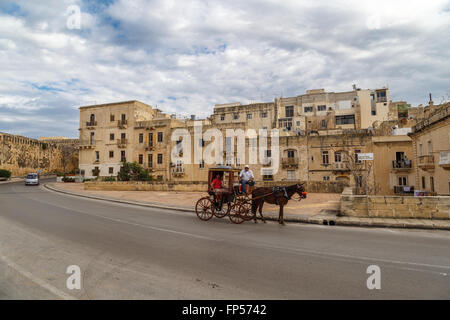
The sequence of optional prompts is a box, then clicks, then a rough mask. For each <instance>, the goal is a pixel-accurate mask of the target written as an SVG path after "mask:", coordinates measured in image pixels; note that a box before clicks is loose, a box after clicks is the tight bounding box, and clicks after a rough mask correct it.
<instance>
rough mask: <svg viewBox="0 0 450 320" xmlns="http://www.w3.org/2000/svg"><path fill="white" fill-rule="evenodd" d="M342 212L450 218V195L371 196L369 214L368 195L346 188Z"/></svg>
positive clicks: (377, 215) (418, 217)
mask: <svg viewBox="0 0 450 320" xmlns="http://www.w3.org/2000/svg"><path fill="white" fill-rule="evenodd" d="M341 214H342V215H343V216H352V217H370V218H398V219H404V218H416V219H446V220H447V219H450V197H449V196H437V197H412V196H405V197H402V196H369V214H367V203H366V196H359V195H354V194H353V190H352V188H345V190H344V192H343V193H342V195H341Z"/></svg>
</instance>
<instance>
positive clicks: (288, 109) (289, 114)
mask: <svg viewBox="0 0 450 320" xmlns="http://www.w3.org/2000/svg"><path fill="white" fill-rule="evenodd" d="M285 112H286V118H292V117H293V116H294V106H286V107H285Z"/></svg>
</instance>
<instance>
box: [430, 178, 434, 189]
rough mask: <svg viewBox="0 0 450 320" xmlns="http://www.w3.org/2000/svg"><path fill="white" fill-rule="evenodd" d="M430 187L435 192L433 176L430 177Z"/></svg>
mask: <svg viewBox="0 0 450 320" xmlns="http://www.w3.org/2000/svg"><path fill="white" fill-rule="evenodd" d="M430 189H431V192H434V178H433V177H430Z"/></svg>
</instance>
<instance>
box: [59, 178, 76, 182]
mask: <svg viewBox="0 0 450 320" xmlns="http://www.w3.org/2000/svg"><path fill="white" fill-rule="evenodd" d="M62 181H63V182H75V179H74V178H68V177H65V178H62Z"/></svg>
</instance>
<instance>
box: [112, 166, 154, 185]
mask: <svg viewBox="0 0 450 320" xmlns="http://www.w3.org/2000/svg"><path fill="white" fill-rule="evenodd" d="M152 179H153V178H152V177H151V176H150V175H149V173H148V171H147V170H145V169H144V168H142V167H141V166H140V165H139V164H138V163H136V162H133V163H131V162H124V163H123V165H122V167H120V171H119V173H118V174H117V180H118V181H151V180H152Z"/></svg>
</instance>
